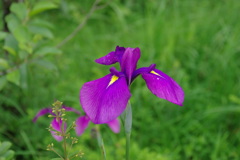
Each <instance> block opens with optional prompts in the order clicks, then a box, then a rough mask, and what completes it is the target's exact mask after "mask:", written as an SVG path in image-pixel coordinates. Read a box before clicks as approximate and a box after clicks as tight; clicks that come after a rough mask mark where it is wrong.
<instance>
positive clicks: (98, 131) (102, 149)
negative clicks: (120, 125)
mask: <svg viewBox="0 0 240 160" xmlns="http://www.w3.org/2000/svg"><path fill="white" fill-rule="evenodd" d="M96 132H97V141H98V146H99V147H100V149H101V152H102V155H103V159H104V160H106V159H107V156H106V150H105V147H104V142H103V138H102V136H101V133H100V128H99V126H97V127H96Z"/></svg>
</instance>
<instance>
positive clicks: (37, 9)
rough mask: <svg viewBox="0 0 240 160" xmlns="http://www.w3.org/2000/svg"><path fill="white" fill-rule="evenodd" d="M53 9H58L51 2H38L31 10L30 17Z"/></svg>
mask: <svg viewBox="0 0 240 160" xmlns="http://www.w3.org/2000/svg"><path fill="white" fill-rule="evenodd" d="M55 8H58V6H57V5H56V4H55V3H53V2H51V1H38V2H37V4H36V5H35V6H34V7H33V10H32V11H30V16H34V15H36V14H39V13H41V12H43V11H46V10H50V9H55Z"/></svg>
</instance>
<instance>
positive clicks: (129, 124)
mask: <svg viewBox="0 0 240 160" xmlns="http://www.w3.org/2000/svg"><path fill="white" fill-rule="evenodd" d="M124 118H125V120H124V122H125V123H124V128H125V134H126V160H129V156H130V138H131V130H132V107H131V104H130V102H128V106H127V108H126V110H125V115H124Z"/></svg>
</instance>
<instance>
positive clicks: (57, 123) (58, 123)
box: [50, 118, 67, 141]
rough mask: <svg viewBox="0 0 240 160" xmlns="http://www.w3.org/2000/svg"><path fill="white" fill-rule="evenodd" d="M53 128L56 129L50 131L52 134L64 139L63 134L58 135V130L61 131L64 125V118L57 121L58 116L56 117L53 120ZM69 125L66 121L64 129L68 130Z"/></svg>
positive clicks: (58, 139)
mask: <svg viewBox="0 0 240 160" xmlns="http://www.w3.org/2000/svg"><path fill="white" fill-rule="evenodd" d="M51 125H52V128H53V129H54V130H56V131H50V132H51V134H52V136H53V137H54V138H55V139H56V140H57V141H61V140H62V139H63V137H62V136H59V135H57V133H58V132H61V126H62V120H59V121H57V119H56V118H54V119H53V120H52V122H51ZM66 128H67V125H66V123H65V124H64V130H66Z"/></svg>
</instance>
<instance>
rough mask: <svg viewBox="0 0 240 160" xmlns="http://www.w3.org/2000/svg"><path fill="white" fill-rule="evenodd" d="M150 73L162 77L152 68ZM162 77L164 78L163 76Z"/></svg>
mask: <svg viewBox="0 0 240 160" xmlns="http://www.w3.org/2000/svg"><path fill="white" fill-rule="evenodd" d="M150 73H152V74H155V75H157V76H159V77H162V78H164V77H163V76H161V75H160V74H158V73H157V72H155V71H154V70H152V71H151V72H150ZM157 79H158V80H159V78H157ZM164 79H166V78H164Z"/></svg>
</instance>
